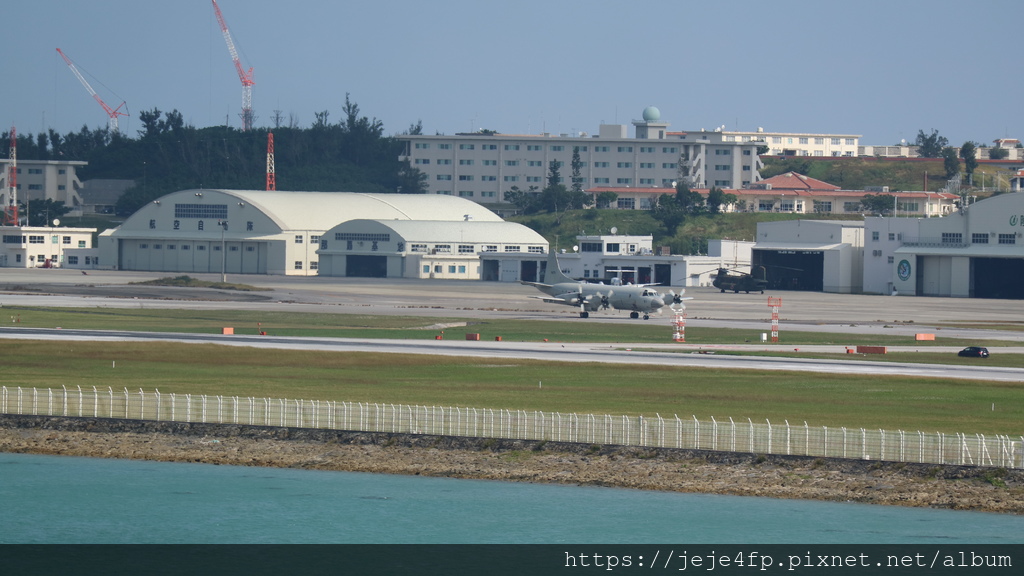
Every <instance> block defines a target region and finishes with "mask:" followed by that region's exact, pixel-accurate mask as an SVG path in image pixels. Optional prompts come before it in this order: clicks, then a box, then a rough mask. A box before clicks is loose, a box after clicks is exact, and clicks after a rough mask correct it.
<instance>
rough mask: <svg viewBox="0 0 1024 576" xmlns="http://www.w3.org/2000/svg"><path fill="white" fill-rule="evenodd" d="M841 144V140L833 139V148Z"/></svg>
mask: <svg viewBox="0 0 1024 576" xmlns="http://www.w3.org/2000/svg"><path fill="white" fill-rule="evenodd" d="M840 142H841V139H839V138H833V139H832V145H833V146H839V144H840Z"/></svg>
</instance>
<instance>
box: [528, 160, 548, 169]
mask: <svg viewBox="0 0 1024 576" xmlns="http://www.w3.org/2000/svg"><path fill="white" fill-rule="evenodd" d="M526 165H527V166H531V167H533V168H538V167H541V166H543V165H544V163H543V162H541V161H540V160H527V161H526Z"/></svg>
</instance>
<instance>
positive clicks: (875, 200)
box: [860, 194, 895, 216]
mask: <svg viewBox="0 0 1024 576" xmlns="http://www.w3.org/2000/svg"><path fill="white" fill-rule="evenodd" d="M894 202H895V198H894V197H893V196H892V195H891V194H867V195H865V196H864V197H863V198H861V199H860V207H861V209H863V210H864V211H865V212H867V213H869V214H877V215H879V216H884V215H886V214H891V213H892V210H893V207H894V206H895V204H894Z"/></svg>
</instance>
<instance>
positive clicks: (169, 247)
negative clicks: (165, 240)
mask: <svg viewBox="0 0 1024 576" xmlns="http://www.w3.org/2000/svg"><path fill="white" fill-rule="evenodd" d="M177 248H178V246H177V245H176V244H168V245H167V249H168V250H176V249H177Z"/></svg>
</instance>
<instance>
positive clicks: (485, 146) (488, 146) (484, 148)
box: [480, 144, 498, 150]
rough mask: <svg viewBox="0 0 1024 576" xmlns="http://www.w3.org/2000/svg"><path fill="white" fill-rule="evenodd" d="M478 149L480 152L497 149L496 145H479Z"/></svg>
mask: <svg viewBox="0 0 1024 576" xmlns="http://www.w3.org/2000/svg"><path fill="white" fill-rule="evenodd" d="M480 149H481V150H497V149H498V145H497V144H481V145H480Z"/></svg>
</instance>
